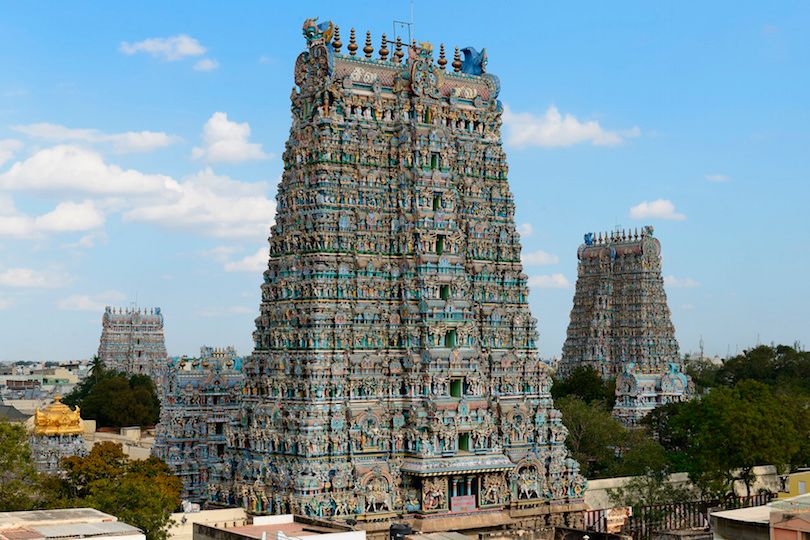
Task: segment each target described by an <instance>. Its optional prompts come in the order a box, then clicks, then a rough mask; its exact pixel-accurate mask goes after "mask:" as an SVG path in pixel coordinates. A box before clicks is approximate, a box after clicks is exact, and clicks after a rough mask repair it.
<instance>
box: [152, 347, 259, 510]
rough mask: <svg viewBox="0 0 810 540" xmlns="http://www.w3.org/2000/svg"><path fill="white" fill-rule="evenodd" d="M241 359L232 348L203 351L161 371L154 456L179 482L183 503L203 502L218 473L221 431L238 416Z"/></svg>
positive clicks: (222, 444)
mask: <svg viewBox="0 0 810 540" xmlns="http://www.w3.org/2000/svg"><path fill="white" fill-rule="evenodd" d="M243 386H244V376H243V374H242V358H240V357H239V356H238V355H237V354H236V350H235V349H234V348H233V347H226V348H224V349H214V348H212V347H202V348H201V349H200V356H199V357H197V358H188V357H185V356H184V357H173V358H170V359H169V360H168V362H167V364H166V369H164V370H161V376H160V394H161V408H160V423H158V425H157V428H156V433H155V444H154V446H153V447H152V453H153V455H155V456H157V457H159V458H161V459H162V460H164V461H165V462H166V463H167V464H168V465H169V466H170V467H171V468H172V469H173V470H174V472H175V474H176V475H177V476H178V477H180V479H181V480H183V493H182V497H183V499H186V500H189V501H193V502H203V501H204V500H205V499H206V498H207V492H208V483H209V481H210V479H211V478H212V477H213V478H217V477H218V476H219V475H220V474H221V471H220V470H221V468H222V462H223V456H224V454H225V444H226V440H225V432H226V429H227V430H228V431H230V430H231V429H232V428H233V426H232V424H233V423H234V422H235V421H236V419H237V415H238V412H239V399H238V398H239V396H240V394H241V392H242V388H243Z"/></svg>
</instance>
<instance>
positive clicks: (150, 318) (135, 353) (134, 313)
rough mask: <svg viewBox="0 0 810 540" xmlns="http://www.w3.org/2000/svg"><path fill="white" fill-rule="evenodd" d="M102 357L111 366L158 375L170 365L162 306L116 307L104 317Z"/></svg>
mask: <svg viewBox="0 0 810 540" xmlns="http://www.w3.org/2000/svg"><path fill="white" fill-rule="evenodd" d="M98 358H99V360H101V361H102V362H104V365H105V366H106V367H107V369H112V370H115V371H122V372H124V373H128V374H130V375H136V374H137V375H149V376H150V377H153V378H156V379H157V378H158V371H159V370H160V369H162V368H163V366H164V365H165V364H166V342H165V340H164V338H163V315H162V314H161V313H160V308H151V309H143V308H113V307H110V306H107V307H106V308H105V310H104V316H103V317H102V318H101V339H100V340H99V346H98Z"/></svg>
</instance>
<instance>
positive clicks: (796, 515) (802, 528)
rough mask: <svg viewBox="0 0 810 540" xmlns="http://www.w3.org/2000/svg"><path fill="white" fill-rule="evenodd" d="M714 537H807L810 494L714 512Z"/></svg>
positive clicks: (775, 539) (794, 539) (802, 539)
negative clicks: (750, 506) (760, 504)
mask: <svg viewBox="0 0 810 540" xmlns="http://www.w3.org/2000/svg"><path fill="white" fill-rule="evenodd" d="M711 525H712V531H713V533H714V540H807V539H808V538H810V494H808V495H801V496H799V497H793V498H790V499H779V500H776V501H773V502H771V503H769V504H766V505H762V506H755V507H753V508H740V509H738V510H726V511H723V512H713V513H712V514H711Z"/></svg>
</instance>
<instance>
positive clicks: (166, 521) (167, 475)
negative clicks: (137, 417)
mask: <svg viewBox="0 0 810 540" xmlns="http://www.w3.org/2000/svg"><path fill="white" fill-rule="evenodd" d="M64 469H65V471H66V473H67V474H66V477H65V481H64V485H61V486H56V487H55V488H54V489H53V492H54V493H55V494H56V495H58V496H57V497H55V498H57V499H58V498H59V497H61V499H62V500H64V499H65V498H67V497H69V496H70V495H72V496H73V497H74V499H73V500H74V502H75V503H76V504H80V505H84V506H92V507H93V508H97V509H99V510H101V511H102V512H107V513H109V514H112V515H114V516H117V517H118V518H119V519H120V520H121V521H124V522H126V523H129V524H131V525H134V526H135V527H138V528H139V529H141V530H143V531H144V533H145V534H146V538H147V539H148V540H165V539H166V538H167V529H168V526H169V525H170V520H171V514H172V512H174V511H175V510H176V509H177V508H178V507H179V506H180V492H181V490H182V482H181V481H180V479H179V478H177V477H176V476H174V475H173V474H172V472H171V470H170V469H169V467H168V465H166V464H165V463H164V462H163V461H161V460H159V459H157V458H154V457H151V458H149V459H146V460H143V461H131V462H130V461H127V459H126V456H125V455H124V452H123V451H122V449H121V445H120V444H117V443H113V442H104V443H101V444H97V445H95V446H94V447H93V448H92V450H91V451H90V453H89V454H88V455H87V456H85V457H78V456H74V457H70V458H67V459H65V460H64ZM60 490H62V491H61V493H60Z"/></svg>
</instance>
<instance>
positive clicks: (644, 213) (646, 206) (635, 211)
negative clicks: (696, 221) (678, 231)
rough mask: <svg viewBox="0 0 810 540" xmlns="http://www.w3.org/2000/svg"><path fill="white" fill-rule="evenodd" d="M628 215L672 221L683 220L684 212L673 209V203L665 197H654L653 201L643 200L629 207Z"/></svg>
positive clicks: (637, 217)
mask: <svg viewBox="0 0 810 540" xmlns="http://www.w3.org/2000/svg"><path fill="white" fill-rule="evenodd" d="M630 217H631V218H633V219H649V218H652V219H667V220H672V221H683V220H685V219H686V216H685V215H684V214H680V213H678V212H676V211H675V205H674V204H672V201H668V200H667V199H656V200H654V201H649V202H648V201H643V202H640V203H639V204H637V205H635V206H634V207H632V208H631V209H630Z"/></svg>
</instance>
